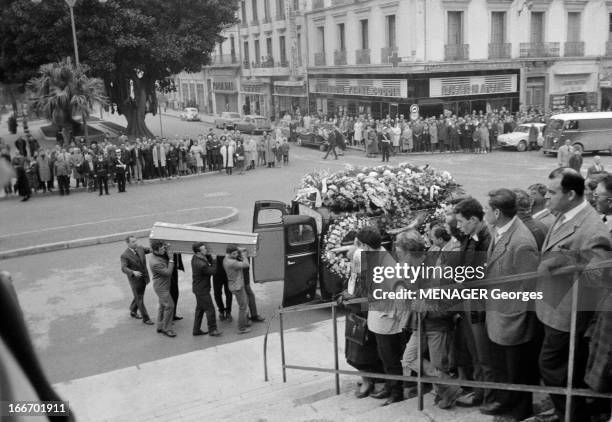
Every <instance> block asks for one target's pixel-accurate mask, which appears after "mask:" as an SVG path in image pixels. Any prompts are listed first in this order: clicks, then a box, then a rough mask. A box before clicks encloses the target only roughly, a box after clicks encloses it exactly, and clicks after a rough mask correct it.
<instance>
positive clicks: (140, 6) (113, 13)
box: [0, 0, 237, 137]
mask: <svg viewBox="0 0 612 422" xmlns="http://www.w3.org/2000/svg"><path fill="white" fill-rule="evenodd" d="M0 2H4V5H3V8H2V10H1V11H0V81H3V82H8V81H10V82H14V83H25V81H27V80H29V79H30V78H31V77H32V74H33V72H35V71H36V69H38V68H39V67H40V66H41V65H42V64H45V63H50V62H57V61H59V60H61V59H62V58H64V57H71V56H72V55H73V51H72V35H71V29H70V17H69V14H68V10H67V6H66V4H65V3H64V1H63V0H43V1H42V3H40V4H34V3H32V2H31V1H30V0H0ZM236 9H237V0H225V1H224V0H108V2H106V3H104V4H101V3H99V2H98V1H97V0H77V4H76V6H75V8H74V13H75V20H76V28H77V39H78V44H79V57H80V60H81V62H82V63H85V64H87V66H88V67H89V69H90V71H91V73H92V74H93V75H95V76H97V77H100V78H102V79H103V80H104V84H105V85H106V89H107V93H108V95H109V96H110V101H111V103H113V104H116V110H117V112H119V113H120V114H122V115H124V116H125V117H126V119H127V124H128V126H127V135H128V136H130V137H136V136H151V132H150V131H149V129H148V128H147V127H146V125H145V123H144V118H145V114H146V113H153V114H155V113H156V111H157V99H156V95H155V90H156V86H157V87H158V88H159V89H160V90H162V91H169V90H172V89H173V88H174V87H173V84H172V80H171V76H172V75H174V74H177V73H180V72H181V71H187V72H198V71H200V70H201V68H202V66H203V65H206V64H208V63H209V60H210V56H209V53H210V52H211V51H212V50H213V49H214V46H215V44H216V43H217V42H219V41H221V40H222V37H221V36H220V32H221V30H222V29H223V28H224V27H225V26H227V25H231V24H234V23H236V18H235V11H236Z"/></svg>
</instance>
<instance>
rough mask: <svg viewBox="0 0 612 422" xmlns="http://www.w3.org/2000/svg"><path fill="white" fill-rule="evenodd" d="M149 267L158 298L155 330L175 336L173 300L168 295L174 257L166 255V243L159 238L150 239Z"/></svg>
mask: <svg viewBox="0 0 612 422" xmlns="http://www.w3.org/2000/svg"><path fill="white" fill-rule="evenodd" d="M151 252H152V254H151V258H150V259H149V267H150V268H151V274H152V276H153V290H155V294H156V295H157V297H158V298H159V309H158V311H157V332H158V333H161V334H164V335H166V336H168V337H176V333H175V332H174V330H173V327H174V323H173V321H172V316H173V315H174V307H175V305H174V300H173V299H172V296H171V295H170V279H171V277H172V272H173V271H174V259H169V257H168V245H166V244H165V243H164V242H162V241H161V240H155V239H152V240H151Z"/></svg>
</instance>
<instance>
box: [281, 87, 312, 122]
mask: <svg viewBox="0 0 612 422" xmlns="http://www.w3.org/2000/svg"><path fill="white" fill-rule="evenodd" d="M273 102H274V117H275V118H282V117H283V116H284V115H285V114H286V113H288V114H289V115H291V116H292V117H293V118H296V117H299V116H303V115H304V114H306V113H308V90H307V89H306V83H305V82H304V81H274V93H273Z"/></svg>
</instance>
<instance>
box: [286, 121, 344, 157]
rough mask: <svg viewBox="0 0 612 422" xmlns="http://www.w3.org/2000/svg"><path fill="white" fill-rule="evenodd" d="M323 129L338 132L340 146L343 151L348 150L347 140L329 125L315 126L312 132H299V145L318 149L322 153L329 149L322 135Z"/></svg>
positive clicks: (335, 128) (334, 127) (338, 131)
mask: <svg viewBox="0 0 612 422" xmlns="http://www.w3.org/2000/svg"><path fill="white" fill-rule="evenodd" d="M322 129H327V130H333V131H334V132H336V140H337V142H338V146H339V147H340V149H342V150H343V151H344V150H345V149H346V139H345V138H344V135H343V134H342V132H340V130H339V129H338V128H337V127H336V126H334V125H332V124H329V123H324V124H318V125H313V126H312V128H311V129H310V130H303V129H302V130H298V133H297V144H298V145H303V146H310V147H317V148H319V149H321V150H322V151H325V150H326V149H327V141H326V140H325V139H324V138H323V135H322V134H321V131H322Z"/></svg>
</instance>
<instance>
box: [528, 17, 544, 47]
mask: <svg viewBox="0 0 612 422" xmlns="http://www.w3.org/2000/svg"><path fill="white" fill-rule="evenodd" d="M531 42H532V43H541V42H544V12H531Z"/></svg>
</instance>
